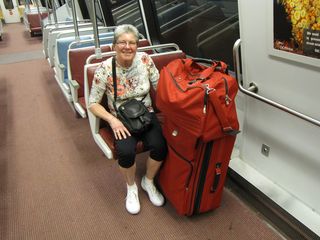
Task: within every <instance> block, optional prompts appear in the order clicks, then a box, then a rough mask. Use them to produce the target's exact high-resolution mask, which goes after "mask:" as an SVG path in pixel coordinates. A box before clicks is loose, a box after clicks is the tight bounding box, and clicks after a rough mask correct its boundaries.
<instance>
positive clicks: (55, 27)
mask: <svg viewBox="0 0 320 240" xmlns="http://www.w3.org/2000/svg"><path fill="white" fill-rule="evenodd" d="M85 27H92V23H79V24H78V28H85ZM70 29H74V26H73V24H71V23H63V24H61V23H60V24H47V26H45V27H44V28H43V29H42V45H43V51H44V54H45V57H46V58H47V57H48V39H49V34H50V32H53V31H63V30H70Z"/></svg>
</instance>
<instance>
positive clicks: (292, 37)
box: [273, 0, 320, 64]
mask: <svg viewBox="0 0 320 240" xmlns="http://www.w3.org/2000/svg"><path fill="white" fill-rule="evenodd" d="M273 18H274V19H273V48H274V49H276V50H279V51H284V52H287V53H292V54H298V55H302V56H307V57H309V58H314V59H320V0H274V2H273ZM319 64H320V63H319Z"/></svg>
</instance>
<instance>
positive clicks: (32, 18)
mask: <svg viewBox="0 0 320 240" xmlns="http://www.w3.org/2000/svg"><path fill="white" fill-rule="evenodd" d="M26 15H27V21H28V29H29V31H30V34H31V37H33V36H34V34H35V33H41V32H42V29H41V22H40V18H39V14H38V13H37V12H29V13H26ZM47 16H48V13H47V12H42V13H40V17H41V19H44V18H46V17H47Z"/></svg>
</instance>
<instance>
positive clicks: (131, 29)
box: [113, 24, 139, 44]
mask: <svg viewBox="0 0 320 240" xmlns="http://www.w3.org/2000/svg"><path fill="white" fill-rule="evenodd" d="M124 33H131V34H133V36H134V37H135V39H136V42H138V41H139V31H138V29H137V28H136V27H135V26H133V25H131V24H122V25H119V26H118V27H116V29H115V30H114V37H113V44H116V43H117V41H118V39H119V37H120V36H121V35H122V34H124Z"/></svg>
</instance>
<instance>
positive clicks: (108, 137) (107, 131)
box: [87, 51, 186, 159]
mask: <svg viewBox="0 0 320 240" xmlns="http://www.w3.org/2000/svg"><path fill="white" fill-rule="evenodd" d="M150 56H151V58H152V60H153V61H154V63H155V65H156V67H157V69H158V70H159V71H161V69H162V68H163V67H164V66H166V65H167V64H168V63H169V62H171V61H173V60H174V59H177V58H186V55H185V53H184V52H182V51H174V52H166V53H160V54H152V55H150ZM97 67H98V66H97V65H94V66H90V67H89V68H88V69H87V79H88V86H89V88H88V89H91V85H92V81H93V77H94V72H95V70H96V68H97ZM150 96H151V99H152V103H153V107H154V109H155V111H156V113H157V117H158V119H159V121H160V123H162V122H163V116H162V114H161V113H160V112H159V111H158V110H157V108H156V91H155V90H154V89H153V88H152V87H151V88H150ZM104 100H106V99H104ZM101 104H102V105H103V106H104V107H105V108H106V110H107V111H108V110H109V109H108V106H107V104H106V102H105V101H103V102H102V103H101ZM98 132H99V134H100V136H101V137H102V139H103V141H104V142H105V143H106V144H107V145H108V146H109V148H110V150H111V151H112V154H113V158H114V159H116V151H115V148H114V135H113V131H112V130H111V128H110V127H109V125H107V124H102V123H100V126H99V131H98ZM143 151H144V147H143V143H142V142H141V141H140V142H138V143H137V148H136V152H137V153H141V152H143Z"/></svg>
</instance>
